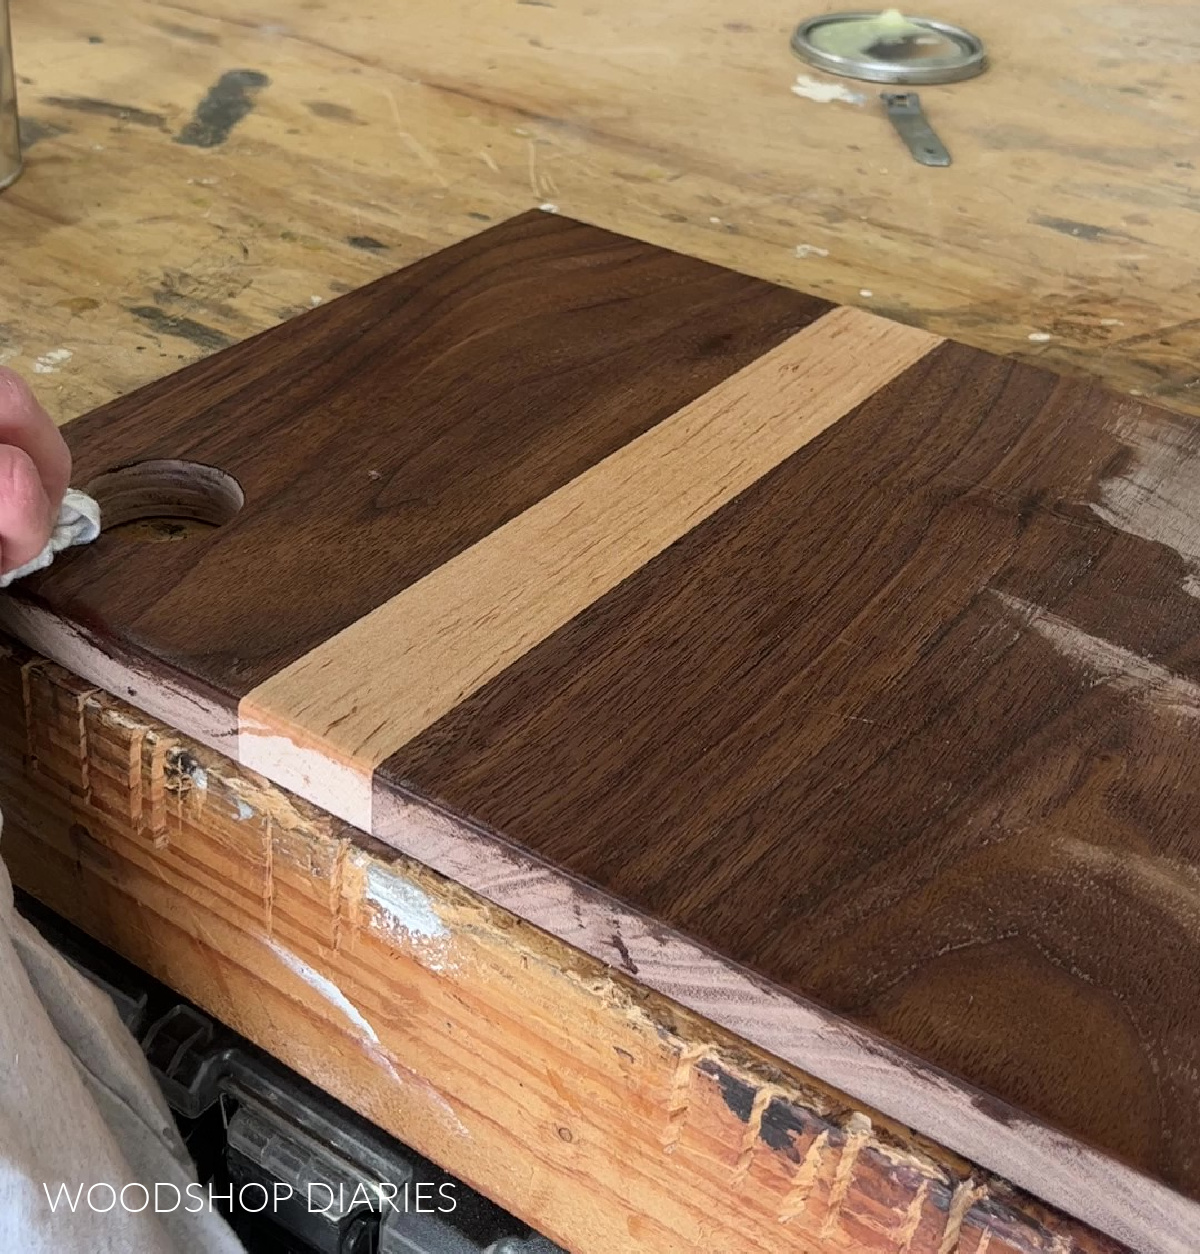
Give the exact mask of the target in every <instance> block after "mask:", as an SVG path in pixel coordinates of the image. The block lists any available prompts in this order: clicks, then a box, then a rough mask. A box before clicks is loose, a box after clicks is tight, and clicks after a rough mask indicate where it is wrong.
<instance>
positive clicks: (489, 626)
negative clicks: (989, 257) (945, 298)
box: [238, 308, 941, 830]
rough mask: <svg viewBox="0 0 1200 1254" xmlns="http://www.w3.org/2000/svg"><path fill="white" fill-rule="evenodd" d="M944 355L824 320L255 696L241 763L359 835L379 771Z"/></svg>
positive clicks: (915, 337) (852, 321) (922, 344)
mask: <svg viewBox="0 0 1200 1254" xmlns="http://www.w3.org/2000/svg"><path fill="white" fill-rule="evenodd" d="M940 343H941V340H940V339H939V338H938V337H936V336H933V335H930V334H929V333H927V332H925V331H920V330H917V329H915V328H912V327H907V326H903V325H900V324H898V323H894V322H889V321H886V320H884V319H882V318H878V317H876V316H874V315H872V314H868V313H865V312H863V311H861V310H856V309H849V308H838V309H834V310H832V311H831V312H830V313H828V314H825V315H824V316H822V317H821V318H819V319H817V320H816V321H815V322H814V323H812V324H811V325H810V326H808V327H806V328H804V329H803V330H802V331H799V332H797V333H796V334H795V335H794V336H792V337H791V338H790V339H788V340H786V341H785V342H784V343H782V344H780V345H779V346H778V347H776V348H774V349H772V350H770V351H769V352H767V353H764V354H763V355H762V356H761V357H759V358H758V359H756V360H755V361H753V362H751V363H750V364H749V365H748V366H745V367H744V368H743V369H741V370H739V371H737V372H736V373H735V374H733V375H731V376H730V377H729V378H727V379H725V380H724V381H722V382H721V383H719V384H718V385H717V386H716V387H714V388H712V389H710V390H709V391H708V392H706V393H705V394H704V395H702V396H700V397H698V398H697V399H696V400H695V401H693V402H691V403H690V404H688V405H686V406H684V407H683V408H682V409H680V410H679V411H677V412H676V413H674V414H672V415H671V416H670V417H669V418H667V419H665V420H664V421H662V422H661V423H659V424H658V425H657V426H656V427H654V428H652V429H651V430H650V431H647V432H645V433H644V434H643V435H641V436H639V437H637V438H636V439H634V440H631V441H630V442H629V443H628V444H626V445H625V446H624V447H622V448H620V449H618V450H617V451H616V452H615V453H613V454H611V455H610V456H609V457H607V458H605V459H604V460H603V461H601V462H599V463H597V464H596V465H594V466H593V467H591V468H590V469H589V470H587V471H585V472H584V473H583V474H581V475H580V476H579V477H578V478H576V479H574V480H572V481H571V482H569V483H567V484H566V485H564V486H563V487H562V488H560V489H558V490H557V491H556V492H553V493H551V494H550V495H549V496H547V497H545V498H543V499H542V500H541V501H539V502H537V504H535V505H533V506H532V507H530V508H529V509H527V510H525V511H524V513H522V514H520V515H519V516H517V517H516V518H514V519H512V520H511V521H510V522H509V523H507V524H505V525H504V526H502V527H500V528H498V529H497V530H496V531H494V532H492V533H491V534H490V535H488V536H486V537H485V538H484V539H483V540H481V541H479V542H478V543H476V544H474V545H472V546H471V547H470V548H468V549H466V550H464V551H463V552H461V553H459V554H457V555H456V556H455V557H453V558H452V559H451V560H449V561H448V562H446V563H444V564H443V565H442V566H440V567H438V568H437V569H435V570H433V571H431V572H430V573H429V574H428V575H426V576H425V577H424V578H423V579H421V580H419V581H418V582H417V583H415V584H413V585H412V586H410V587H408V588H406V589H405V590H404V591H403V592H401V593H400V594H398V595H397V596H395V597H393V598H391V599H390V600H389V601H387V602H385V603H384V604H383V605H381V606H379V607H378V608H377V609H375V610H374V611H373V612H372V613H370V614H368V615H366V616H365V617H363V618H361V619H359V620H358V621H356V622H355V623H353V624H352V625H351V626H349V627H347V628H346V629H344V630H343V631H341V632H339V633H338V634H337V635H335V636H333V637H331V638H330V639H328V640H327V641H325V642H324V643H323V644H321V645H319V646H318V647H316V648H315V649H313V650H311V651H310V652H309V653H307V654H305V655H304V656H303V657H301V658H299V659H298V660H297V661H296V662H294V663H292V664H291V665H290V666H288V667H286V668H285V669H283V670H281V671H280V672H279V673H278V674H276V675H273V676H272V677H271V678H270V679H268V680H266V681H265V682H264V683H262V684H260V685H258V687H256V688H255V689H253V690H252V691H251V692H249V693H248V694H247V695H246V696H245V697H244V698H243V699H242V701H241V703H240V706H239V736H238V740H239V756H240V760H241V761H242V762H243V763H244V764H246V765H247V766H249V767H251V768H253V769H255V770H257V771H261V772H262V773H263V774H264V775H267V776H268V777H270V778H271V779H273V780H274V781H275V782H277V783H279V784H282V785H283V786H285V787H287V788H290V789H292V790H293V791H295V792H297V793H299V794H300V795H302V796H304V797H306V798H308V799H309V800H310V801H313V802H315V803H316V804H318V805H320V806H323V807H324V808H325V809H327V810H329V811H331V812H333V813H334V814H337V815H339V816H340V817H342V818H344V819H346V820H348V821H349V822H351V823H354V824H356V825H358V826H360V827H362V828H364V829H365V830H370V826H371V777H372V774H373V772H374V770H375V768H376V766H378V764H379V763H380V762H382V761H383V760H384V759H385V758H387V757H388V756H389V755H390V754H392V753H394V752H395V751H396V750H397V749H399V748H400V747H401V746H402V745H404V744H406V743H407V742H408V741H409V740H410V739H412V737H414V736H416V735H417V734H418V733H420V732H421V731H423V730H424V729H425V728H427V727H429V726H430V725H431V724H433V723H434V722H436V720H437V719H439V718H441V717H442V715H444V714H446V713H447V712H448V711H450V710H451V709H453V708H454V707H455V706H456V705H457V704H458V703H459V702H460V701H462V700H464V699H465V698H466V697H468V696H470V695H471V694H472V693H474V692H476V691H478V690H479V689H480V688H481V687H483V685H484V684H486V683H487V682H488V681H489V680H491V679H493V678H495V677H496V676H497V675H498V674H500V672H501V671H503V670H504V669H505V668H506V667H507V666H509V665H510V664H511V663H512V662H514V661H516V660H517V659H518V658H520V657H521V656H522V655H523V654H525V653H526V652H527V651H528V650H529V649H531V648H533V647H534V646H535V645H537V644H539V643H540V642H541V641H543V640H545V639H546V638H547V637H548V636H549V635H551V634H552V633H553V632H554V631H556V630H557V629H558V628H560V627H562V626H563V625H564V624H566V623H567V622H568V621H570V619H572V618H573V617H574V616H575V615H577V614H579V613H580V612H581V611H583V610H585V609H586V608H587V607H588V606H589V605H591V604H593V603H594V602H595V601H597V600H598V599H599V598H600V597H602V596H604V595H605V593H607V592H609V591H610V590H611V589H613V588H614V587H615V586H616V585H617V584H618V583H620V582H621V581H622V580H623V579H625V578H627V577H628V576H629V575H631V574H633V573H634V572H635V571H636V570H638V569H639V568H640V567H642V566H644V565H645V564H646V563H647V562H649V561H650V560H651V559H652V558H654V557H655V556H656V555H657V554H659V553H661V552H662V551H663V550H664V549H665V548H667V547H668V546H669V545H670V544H672V543H673V542H674V541H676V540H678V539H679V538H680V537H682V536H683V535H685V534H687V532H688V531H690V530H691V529H692V528H693V527H695V526H696V525H697V524H699V523H700V522H702V521H703V520H704V519H706V518H708V517H709V516H711V515H712V514H713V513H715V512H716V511H717V510H718V509H720V508H721V507H722V506H723V505H725V504H726V503H728V502H729V501H731V500H732V499H733V498H734V497H735V496H737V495H738V494H739V493H740V492H742V491H744V490H745V489H746V488H748V487H749V486H751V485H752V484H753V483H754V482H756V481H757V480H758V479H759V478H761V477H762V476H763V475H764V474H766V473H767V472H769V471H770V470H772V469H773V468H774V467H776V466H778V465H779V464H780V463H781V462H782V461H784V460H785V459H786V458H788V457H790V456H791V455H792V454H793V453H795V452H797V451H798V450H799V449H801V448H803V447H804V446H805V445H806V444H808V443H809V442H810V441H812V440H813V439H815V438H816V437H817V436H818V435H820V434H821V432H822V431H824V430H826V429H827V428H828V427H830V426H831V425H832V424H833V423H835V422H837V421H838V419H840V418H842V417H844V416H845V415H846V414H848V413H849V412H850V411H851V410H853V409H854V408H855V407H856V406H857V405H859V404H861V403H862V402H863V401H865V400H867V399H868V398H869V397H870V396H871V395H873V394H874V393H875V392H877V391H878V390H879V389H880V388H882V387H884V386H885V385H886V384H888V383H889V382H890V381H891V380H892V379H894V378H895V377H896V376H897V375H899V374H900V373H901V372H902V371H904V370H906V369H907V368H908V367H909V366H911V365H913V364H915V363H916V362H917V361H919V360H920V359H921V358H922V357H924V356H925V355H926V354H927V353H929V352H930V351H931V350H932V349H933V348H935V347H936V346H937V345H938V344H940Z"/></svg>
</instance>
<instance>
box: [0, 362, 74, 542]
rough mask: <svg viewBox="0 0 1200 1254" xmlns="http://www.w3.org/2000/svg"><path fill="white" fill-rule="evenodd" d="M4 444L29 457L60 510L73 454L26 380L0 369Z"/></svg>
mask: <svg viewBox="0 0 1200 1254" xmlns="http://www.w3.org/2000/svg"><path fill="white" fill-rule="evenodd" d="M3 444H9V445H13V446H14V447H16V448H18V449H20V450H21V451H22V452H24V453H25V454H26V455H27V456H28V457H29V459H30V460H31V461H32V462H33V464H34V466H35V467H36V468H37V472H38V475H39V476H40V477H41V481H42V487H43V490H44V493H45V495H46V496H47V497H48V498H49V500H50V502H51V504H52V506H53V508H54V509H55V510H57V509H58V507H59V505H60V504H61V503H62V498H63V493H64V492H65V491H66V490H67V485H68V484H69V483H70V482H71V454H70V452H69V451H68V449H67V445H66V441H65V440H64V439H63V438H62V433H61V432H60V431H59V429H58V428H57V427H56V426H55V425H54V423H53V421H52V420H51V418H50V416H49V415H48V414H47V413H46V411H45V410H44V409H43V408H42V407H41V405H39V404H38V402H37V398H36V397H35V396H34V395H33V392H32V391H30V388H29V385H28V384H27V383H26V382H25V380H24V379H22V378H21V376H20V375H19V374H15V373H14V372H13V371H11V370H6V369H5V368H4V367H3V366H0V445H3ZM2 534H3V532H2V530H0V535H2Z"/></svg>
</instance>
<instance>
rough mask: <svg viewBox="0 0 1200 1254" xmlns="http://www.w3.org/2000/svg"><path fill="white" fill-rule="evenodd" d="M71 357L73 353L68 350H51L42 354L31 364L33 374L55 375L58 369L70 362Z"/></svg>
mask: <svg viewBox="0 0 1200 1254" xmlns="http://www.w3.org/2000/svg"><path fill="white" fill-rule="evenodd" d="M73 356H74V353H72V352H71V350H70V349H69V348H52V349H51V350H50V351H49V352H48V353H43V354H42V355H41V356H40V357H39V358H38V359H37V361H35V362H34V363H33V373H34V374H57V373H58V370H59V367H60V366H62V365H63V364H64V363H65V362H68V361H70V360H71V358H72V357H73Z"/></svg>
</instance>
